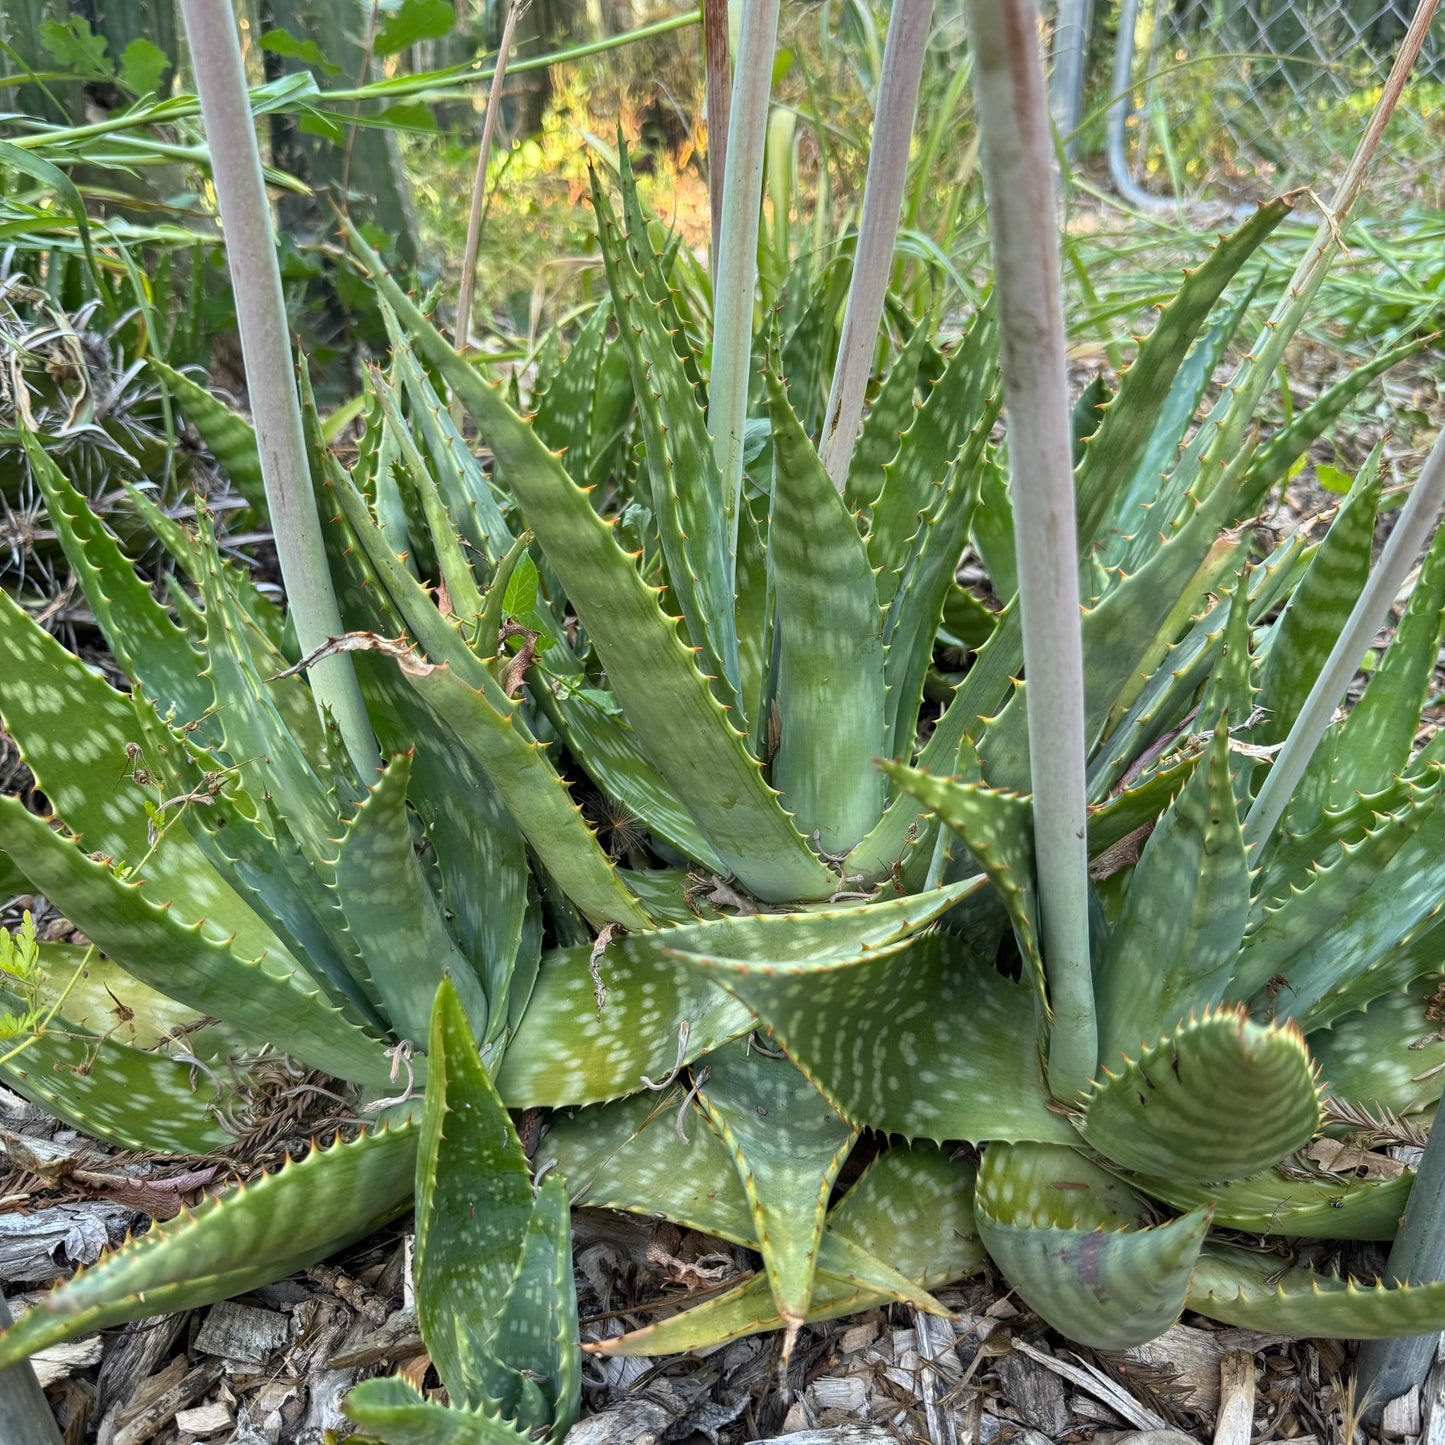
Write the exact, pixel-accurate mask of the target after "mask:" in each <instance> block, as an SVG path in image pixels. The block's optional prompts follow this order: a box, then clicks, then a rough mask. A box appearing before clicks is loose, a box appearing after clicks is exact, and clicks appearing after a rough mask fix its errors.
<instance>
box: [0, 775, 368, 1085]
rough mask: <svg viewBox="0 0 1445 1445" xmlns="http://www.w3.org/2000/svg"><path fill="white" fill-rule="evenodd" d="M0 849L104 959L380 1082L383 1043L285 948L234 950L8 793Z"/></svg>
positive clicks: (266, 1037) (257, 1037) (252, 1034)
mask: <svg viewBox="0 0 1445 1445" xmlns="http://www.w3.org/2000/svg"><path fill="white" fill-rule="evenodd" d="M0 847H4V848H6V849H12V850H14V851H15V852H17V853H20V854H23V856H24V857H25V860H26V863H25V867H26V873H27V876H28V877H29V878H30V880H31V882H32V883H34V885H35V886H36V887H37V888H38V889H40V890H41V891H42V892H44V894H45V895H46V897H47V898H49V899H50V900H51V901H52V902H53V903H54V904H55V905H56V907H58V908H59V909H61V911H62V912H63V913H64V914H65V916H66V917H67V918H69V919H70V920H71V921H72V922H73V923H74V924H75V926H76V927H77V928H79V929H80V930H81V931H82V932H84V933H85V934H86V936H87V937H90V938H104V939H105V947H106V952H107V953H108V954H109V955H110V957H112V958H113V959H115V960H116V962H117V963H119V964H121V965H122V966H123V967H124V968H126V969H127V970H128V971H130V972H131V973H134V974H135V976H136V977H137V978H139V979H141V980H142V981H144V982H145V983H147V984H149V985H150V986H151V987H152V988H155V989H157V990H158V991H159V992H161V993H164V994H166V995H168V996H169V997H171V998H174V999H176V1000H177V1001H178V1002H180V1003H183V1004H185V1005H187V1006H188V1007H190V1008H194V1009H196V1010H197V1011H198V1012H200V1013H206V1014H213V1015H215V1016H216V1017H218V1018H223V1019H225V1020H226V1021H227V1023H228V1024H229V1025H230V1026H231V1027H233V1028H234V1029H235V1030H236V1031H237V1032H238V1033H241V1034H243V1035H245V1036H246V1037H249V1038H250V1039H252V1040H254V1041H255V1042H257V1043H271V1042H274V1041H275V1040H277V1039H287V1040H293V1039H294V1040H296V1041H297V1045H298V1048H300V1047H302V1046H303V1045H304V1053H305V1056H306V1059H307V1062H308V1063H312V1064H315V1065H317V1066H318V1067H320V1068H324V1069H326V1070H327V1071H328V1072H329V1073H332V1074H335V1075H337V1076H338V1077H340V1078H347V1079H354V1080H356V1081H358V1082H364V1083H372V1084H385V1083H386V1081H387V1077H388V1074H389V1066H388V1064H387V1061H386V1058H385V1056H384V1054H383V1052H382V1046H381V1044H380V1043H379V1042H378V1041H376V1040H375V1039H373V1038H370V1037H369V1036H368V1035H366V1034H365V1033H363V1032H362V1030H361V1029H359V1028H357V1027H356V1026H355V1025H354V1024H351V1023H349V1022H348V1021H347V1020H346V1019H345V1018H344V1017H342V1015H341V1014H340V1013H339V1012H337V1011H336V1010H335V1009H334V1008H332V1007H331V1005H330V1004H328V1003H327V1002H326V1001H325V999H324V998H323V997H322V996H321V994H320V993H319V992H318V991H317V988H316V985H315V984H314V983H313V981H312V980H311V979H310V978H308V977H307V976H306V974H305V973H304V971H303V970H302V969H301V968H300V967H299V965H298V964H297V963H296V961H295V960H294V959H292V958H290V957H288V956H287V955H286V954H285V952H284V950H281V949H272V950H271V951H269V952H267V953H264V954H261V955H259V956H258V957H255V958H246V957H244V956H243V955H241V954H238V953H237V952H236V951H235V948H234V947H233V945H232V944H231V942H230V941H229V940H228V939H220V938H217V937H216V930H214V929H213V928H211V927H210V926H209V925H208V924H206V923H205V922H198V923H195V924H187V923H184V922H182V921H181V920H180V919H179V918H176V917H174V916H173V915H172V913H171V911H170V910H169V909H168V908H167V907H165V906H164V905H163V904H158V903H155V902H153V901H152V900H151V898H150V897H149V895H148V894H147V892H146V890H145V889H144V888H143V887H142V886H141V885H139V884H137V883H133V882H129V881H127V880H125V879H123V878H121V877H118V876H117V875H116V873H115V872H114V871H113V870H112V869H111V868H110V867H109V866H107V865H106V864H104V863H97V862H96V861H95V860H94V859H91V858H88V857H87V856H86V855H85V854H84V853H82V852H81V850H80V848H79V847H77V846H76V844H74V843H73V842H71V841H69V840H67V839H66V838H64V837H62V836H61V835H60V834H59V833H56V832H54V831H53V830H52V829H51V828H50V827H49V825H48V824H47V823H46V822H45V821H44V820H43V819H40V818H37V817H36V816H35V815H34V814H32V813H29V812H27V811H26V810H25V809H24V808H23V807H22V806H21V805H20V803H19V802H18V801H16V800H15V799H14V798H0Z"/></svg>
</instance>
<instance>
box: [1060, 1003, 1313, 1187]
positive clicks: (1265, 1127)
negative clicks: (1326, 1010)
mask: <svg viewBox="0 0 1445 1445" xmlns="http://www.w3.org/2000/svg"><path fill="white" fill-rule="evenodd" d="M1261 1099H1267V1100H1268V1101H1269V1106H1268V1108H1261V1107H1260V1104H1259V1101H1260V1100H1261ZM1319 1126H1320V1103H1319V1090H1318V1088H1317V1086H1316V1082H1315V1074H1314V1069H1313V1067H1312V1064H1311V1061H1310V1056H1309V1051H1308V1050H1307V1049H1306V1048H1305V1044H1304V1040H1303V1039H1302V1038H1301V1037H1300V1034H1299V1031H1298V1030H1297V1029H1295V1028H1293V1027H1291V1026H1285V1027H1275V1026H1273V1025H1268V1026H1266V1025H1261V1024H1256V1023H1252V1022H1251V1021H1250V1020H1249V1018H1248V1017H1247V1016H1246V1015H1245V1014H1244V1012H1243V1010H1241V1009H1230V1008H1226V1009H1221V1010H1219V1011H1218V1012H1214V1013H1209V1014H1206V1015H1204V1016H1203V1017H1202V1018H1192V1019H1189V1020H1187V1021H1186V1022H1183V1023H1181V1024H1180V1025H1179V1026H1178V1027H1177V1028H1176V1029H1175V1030H1174V1032H1173V1033H1172V1034H1170V1035H1167V1036H1166V1037H1164V1038H1163V1039H1160V1040H1159V1041H1158V1042H1157V1043H1155V1044H1153V1045H1151V1046H1150V1047H1148V1048H1145V1049H1143V1050H1142V1051H1140V1052H1139V1053H1138V1054H1137V1056H1136V1057H1135V1058H1133V1059H1129V1060H1126V1061H1125V1062H1124V1064H1123V1066H1122V1067H1121V1068H1120V1069H1119V1071H1118V1072H1117V1073H1113V1072H1110V1071H1109V1070H1108V1069H1107V1068H1106V1069H1105V1070H1104V1076H1103V1078H1102V1079H1100V1080H1099V1081H1098V1082H1096V1083H1095V1084H1094V1086H1093V1089H1092V1091H1091V1092H1090V1093H1089V1094H1088V1095H1087V1096H1086V1098H1085V1100H1084V1105H1083V1116H1082V1118H1081V1119H1080V1121H1079V1132H1080V1133H1081V1134H1082V1135H1083V1136H1084V1139H1085V1141H1086V1142H1087V1143H1088V1144H1089V1146H1090V1148H1092V1149H1096V1150H1097V1151H1098V1152H1099V1153H1100V1154H1101V1155H1103V1157H1104V1158H1106V1159H1108V1160H1109V1161H1110V1162H1111V1163H1113V1164H1117V1165H1120V1166H1122V1167H1123V1168H1125V1169H1135V1170H1138V1171H1139V1172H1140V1173H1143V1174H1155V1175H1164V1176H1167V1177H1169V1178H1175V1179H1183V1180H1192V1181H1198V1182H1202V1181H1205V1180H1219V1179H1244V1178H1246V1177H1248V1176H1249V1175H1251V1174H1256V1173H1258V1172H1259V1171H1260V1170H1261V1169H1267V1168H1269V1166H1270V1165H1272V1164H1276V1163H1278V1162H1279V1161H1280V1160H1281V1159H1286V1158H1288V1157H1289V1155H1291V1154H1293V1153H1294V1151H1295V1150H1296V1149H1299V1148H1302V1147H1303V1146H1304V1145H1305V1144H1307V1143H1308V1142H1309V1141H1310V1139H1311V1138H1313V1137H1314V1134H1315V1131H1316V1130H1317V1129H1318V1128H1319Z"/></svg>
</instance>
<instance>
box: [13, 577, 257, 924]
mask: <svg viewBox="0 0 1445 1445" xmlns="http://www.w3.org/2000/svg"><path fill="white" fill-rule="evenodd" d="M0 659H3V668H4V673H5V686H4V688H3V689H0V719H3V721H4V725H5V730H6V731H7V732H8V733H9V734H10V735H11V736H12V737H13V738H14V739H15V740H16V741H17V742H18V743H19V745H20V750H21V756H22V757H23V758H24V759H25V761H26V763H27V764H28V765H29V767H30V769H31V771H32V772H33V773H34V774H35V779H36V783H37V785H38V786H39V787H40V788H41V789H42V790H43V791H44V793H45V796H46V797H47V798H48V799H49V800H50V805H51V806H52V807H53V808H54V809H55V811H56V813H57V814H58V815H59V816H60V817H62V818H63V819H65V821H66V824H67V826H69V827H70V828H71V829H73V830H74V832H76V833H77V834H78V835H80V837H81V838H82V840H83V841H84V844H85V848H86V850H87V851H88V852H91V853H100V854H102V855H103V856H105V857H109V858H118V859H122V860H125V861H128V862H131V863H137V862H139V861H140V860H141V859H142V858H145V857H146V856H147V854H150V856H149V858H148V860H147V862H146V865H145V875H146V878H147V879H148V880H149V882H150V885H151V888H152V895H153V896H154V897H157V898H162V899H169V900H170V901H171V902H172V903H173V904H174V905H175V906H176V907H177V908H178V909H179V910H180V912H181V913H182V914H183V915H185V916H186V917H187V918H190V919H197V918H202V917H205V918H209V919H211V920H212V921H213V922H215V923H216V924H218V925H219V926H221V927H223V928H227V929H232V930H235V932H236V934H237V937H238V943H239V946H241V947H242V948H247V949H254V950H255V951H256V952H260V950H261V949H263V948H265V947H266V946H267V943H268V942H269V941H270V934H269V931H268V930H267V929H266V928H265V927H264V926H263V925H262V923H261V921H260V920H259V919H258V918H257V917H256V916H255V914H254V913H252V912H251V910H250V909H249V908H248V907H247V906H246V905H245V904H244V903H243V902H242V901H241V900H240V899H239V898H238V897H237V896H236V895H235V892H234V891H233V890H232V888H231V887H230V885H229V884H227V882H226V881H225V880H224V879H223V878H221V877H219V876H218V875H217V873H216V871H215V869H214V868H212V867H211V865H210V864H209V863H208V862H207V861H206V859H205V858H204V857H203V856H201V854H200V853H199V852H198V850H197V849H196V846H195V844H193V843H192V842H191V840H190V838H189V837H187V836H186V834H185V833H184V832H183V831H182V830H180V829H170V830H167V832H166V835H165V837H164V838H163V839H162V840H161V841H160V843H159V845H158V846H157V847H156V848H155V850H154V851H153V852H152V850H151V845H150V841H149V838H148V834H147V827H148V825H149V822H150V819H149V817H148V816H147V813H146V801H147V795H146V792H145V790H144V789H142V788H141V787H140V786H139V785H138V784H137V783H136V782H134V781H133V778H132V776H131V775H132V774H133V772H134V769H135V766H136V763H137V759H136V758H135V757H133V756H132V755H131V754H129V753H128V752H127V745H128V744H129V745H134V744H135V743H136V742H137V740H138V737H139V730H138V729H137V727H136V721H135V713H134V711H133V710H132V703H131V702H130V701H129V700H128V699H126V698H125V697H123V696H122V695H121V694H120V693H118V692H116V691H115V690H114V689H113V688H111V687H110V686H109V685H108V684H107V683H106V682H105V681H104V679H102V678H100V677H99V676H97V675H96V674H95V673H94V672H92V671H91V670H90V669H89V668H88V667H86V666H85V665H84V664H83V663H82V662H81V661H80V659H79V658H77V657H73V656H72V655H71V654H70V653H68V652H67V651H66V650H65V649H64V648H63V647H62V646H61V645H60V644H59V643H58V642H57V641H56V640H55V639H54V638H53V637H51V636H50V634H49V633H47V632H46V631H45V630H44V629H43V628H41V627H39V626H37V625H36V624H35V623H34V622H33V621H32V620H31V619H30V618H29V617H28V616H27V615H26V614H25V613H24V612H23V611H22V610H21V609H20V608H19V607H17V606H16V605H15V603H14V602H12V601H11V599H10V598H9V596H7V595H0ZM138 705H139V706H144V704H143V703H142V704H138ZM77 728H82V729H83V732H84V745H83V746H82V745H81V743H80V741H79V740H78V739H77V738H76V737H75V736H74V734H75V732H76V730H77ZM158 801H159V800H158Z"/></svg>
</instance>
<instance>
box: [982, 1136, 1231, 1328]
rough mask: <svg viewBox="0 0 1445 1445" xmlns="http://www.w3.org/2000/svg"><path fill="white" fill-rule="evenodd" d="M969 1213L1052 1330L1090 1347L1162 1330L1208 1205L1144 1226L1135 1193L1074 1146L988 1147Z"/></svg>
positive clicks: (1198, 1242)
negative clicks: (1156, 1225)
mask: <svg viewBox="0 0 1445 1445" xmlns="http://www.w3.org/2000/svg"><path fill="white" fill-rule="evenodd" d="M974 1213H975V1217H976V1218H977V1220H978V1232H979V1235H980V1237H981V1238H982V1239H983V1243H984V1246H985V1248H986V1249H987V1250H988V1252H989V1254H990V1256H991V1257H992V1258H993V1261H994V1263H995V1264H997V1265H998V1267H999V1268H1000V1269H1001V1270H1002V1271H1003V1274H1004V1277H1005V1278H1006V1279H1007V1280H1008V1282H1009V1284H1010V1285H1012V1286H1013V1287H1014V1289H1016V1290H1017V1291H1018V1293H1019V1295H1020V1296H1021V1297H1022V1299H1023V1300H1024V1301H1025V1303H1027V1304H1028V1305H1029V1306H1030V1307H1031V1308H1033V1309H1034V1310H1036V1311H1037V1312H1038V1313H1039V1314H1041V1315H1042V1316H1043V1317H1044V1318H1045V1319H1046V1320H1047V1321H1048V1322H1049V1323H1050V1324H1051V1325H1053V1326H1054V1328H1055V1329H1057V1330H1059V1331H1061V1332H1062V1333H1063V1334H1065V1335H1067V1336H1068V1337H1069V1338H1070V1339H1073V1340H1078V1341H1079V1342H1080V1343H1081V1344H1086V1345H1090V1346H1092V1347H1093V1348H1095V1349H1103V1350H1125V1349H1129V1348H1130V1347H1131V1346H1133V1345H1142V1344H1145V1343H1146V1342H1147V1341H1149V1340H1152V1339H1154V1338H1155V1336H1157V1335H1161V1334H1163V1333H1164V1331H1165V1330H1167V1329H1168V1328H1169V1327H1170V1325H1172V1324H1173V1323H1174V1322H1175V1321H1176V1320H1177V1319H1178V1318H1179V1315H1180V1313H1181V1311H1182V1310H1183V1309H1184V1299H1185V1294H1186V1292H1187V1291H1188V1289H1189V1278H1190V1274H1191V1273H1192V1271H1193V1268H1194V1263H1195V1261H1196V1260H1197V1259H1198V1257H1199V1250H1200V1247H1201V1246H1202V1245H1203V1243H1204V1237H1205V1235H1206V1234H1207V1233H1208V1230H1209V1218H1210V1211H1209V1209H1207V1208H1204V1209H1197V1210H1194V1211H1193V1212H1191V1213H1189V1214H1186V1215H1184V1216H1183V1217H1182V1218H1179V1219H1174V1220H1171V1221H1169V1222H1168V1223H1167V1224H1163V1225H1160V1226H1158V1227H1153V1228H1151V1227H1150V1224H1151V1219H1150V1215H1149V1212H1148V1211H1147V1210H1146V1209H1145V1208H1144V1206H1143V1205H1142V1204H1141V1203H1140V1201H1139V1199H1138V1197H1137V1196H1136V1195H1135V1194H1133V1192H1132V1191H1131V1190H1129V1189H1128V1188H1127V1187H1126V1186H1125V1185H1123V1184H1121V1183H1120V1182H1119V1181H1118V1180H1117V1179H1115V1178H1114V1177H1113V1176H1112V1175H1110V1174H1108V1173H1106V1172H1105V1171H1104V1170H1102V1169H1100V1168H1099V1167H1098V1165H1096V1164H1092V1163H1090V1162H1089V1160H1087V1159H1086V1158H1084V1156H1083V1155H1082V1154H1080V1153H1079V1152H1078V1151H1077V1150H1073V1149H1062V1148H1059V1147H1058V1146H1057V1145H1048V1144H991V1145H989V1147H988V1148H987V1149H986V1150H985V1151H984V1156H983V1163H982V1164H981V1165H980V1166H979V1171H978V1188H977V1191H976V1193H975V1195H974Z"/></svg>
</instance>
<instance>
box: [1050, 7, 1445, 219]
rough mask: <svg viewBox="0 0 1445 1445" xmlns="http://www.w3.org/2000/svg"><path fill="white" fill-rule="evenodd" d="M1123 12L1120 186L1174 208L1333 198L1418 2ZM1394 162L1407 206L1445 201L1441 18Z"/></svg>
mask: <svg viewBox="0 0 1445 1445" xmlns="http://www.w3.org/2000/svg"><path fill="white" fill-rule="evenodd" d="M1060 8H1061V9H1062V8H1063V6H1062V4H1061V7H1060ZM1117 9H1118V30H1117V36H1116V42H1115V43H1116V46H1117V50H1116V53H1115V57H1114V60H1115V64H1114V67H1113V90H1112V93H1113V95H1114V96H1115V97H1120V96H1123V97H1125V98H1124V99H1122V100H1119V101H1117V103H1116V106H1115V111H1114V115H1113V117H1112V120H1113V122H1114V123H1113V124H1112V125H1110V127H1109V145H1110V150H1111V155H1110V162H1111V169H1112V170H1113V172H1114V175H1115V178H1116V181H1118V180H1120V179H1121V178H1123V179H1124V181H1125V185H1124V186H1122V187H1121V188H1122V189H1125V190H1128V189H1129V188H1130V186H1132V187H1133V188H1135V190H1136V191H1142V192H1148V193H1153V194H1157V195H1161V196H1165V197H1170V198H1179V199H1189V198H1196V197H1198V198H1208V199H1211V200H1224V201H1251V200H1257V199H1260V198H1261V197H1263V196H1265V195H1267V194H1270V193H1273V192H1276V191H1279V190H1282V189H1286V188H1289V187H1294V186H1314V187H1315V188H1316V190H1317V191H1319V193H1320V194H1321V195H1326V194H1328V188H1329V185H1330V183H1331V181H1332V180H1333V178H1334V177H1335V176H1336V175H1338V173H1339V172H1340V171H1341V170H1342V169H1343V168H1344V166H1345V164H1346V163H1347V162H1348V160H1349V157H1350V155H1351V153H1352V151H1353V149H1354V146H1355V142H1356V141H1357V139H1358V138H1359V134H1360V131H1361V128H1362V127H1363V124H1364V122H1365V120H1366V118H1367V117H1368V115H1369V113H1370V110H1371V109H1372V107H1373V106H1374V103H1375V101H1376V99H1377V98H1378V96H1379V93H1380V87H1381V84H1382V83H1383V81H1384V79H1385V76H1386V75H1387V74H1388V72H1389V69H1390V65H1391V63H1392V61H1393V59H1394V56H1395V51H1396V47H1397V45H1398V43H1399V40H1400V38H1401V36H1402V35H1403V34H1404V32H1405V30H1406V27H1407V26H1408V24H1409V22H1410V18H1411V16H1412V15H1413V13H1414V9H1415V3H1414V0H1121V3H1120V4H1119V6H1118V7H1117ZM1096 19H1097V17H1096ZM1385 164H1386V165H1387V166H1388V167H1389V168H1390V171H1391V183H1392V185H1393V186H1394V187H1395V188H1396V190H1397V192H1398V193H1399V199H1400V200H1402V201H1410V200H1413V201H1416V202H1417V203H1418V204H1420V205H1422V206H1426V207H1432V208H1436V209H1439V208H1440V207H1441V206H1442V204H1445V19H1442V18H1437V19H1436V20H1435V22H1434V23H1433V24H1432V26H1431V29H1430V34H1429V37H1428V39H1427V41H1426V45H1425V49H1424V51H1423V52H1422V54H1421V56H1420V59H1419V62H1418V63H1417V65H1416V67H1415V71H1414V74H1413V76H1412V78H1411V81H1410V85H1409V88H1408V89H1407V90H1406V92H1405V95H1404V98H1403V99H1402V102H1401V104H1400V106H1399V108H1398V110H1397V112H1396V115H1395V118H1394V120H1393V121H1392V122H1391V128H1390V131H1389V133H1388V139H1387V143H1386V157H1385Z"/></svg>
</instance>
